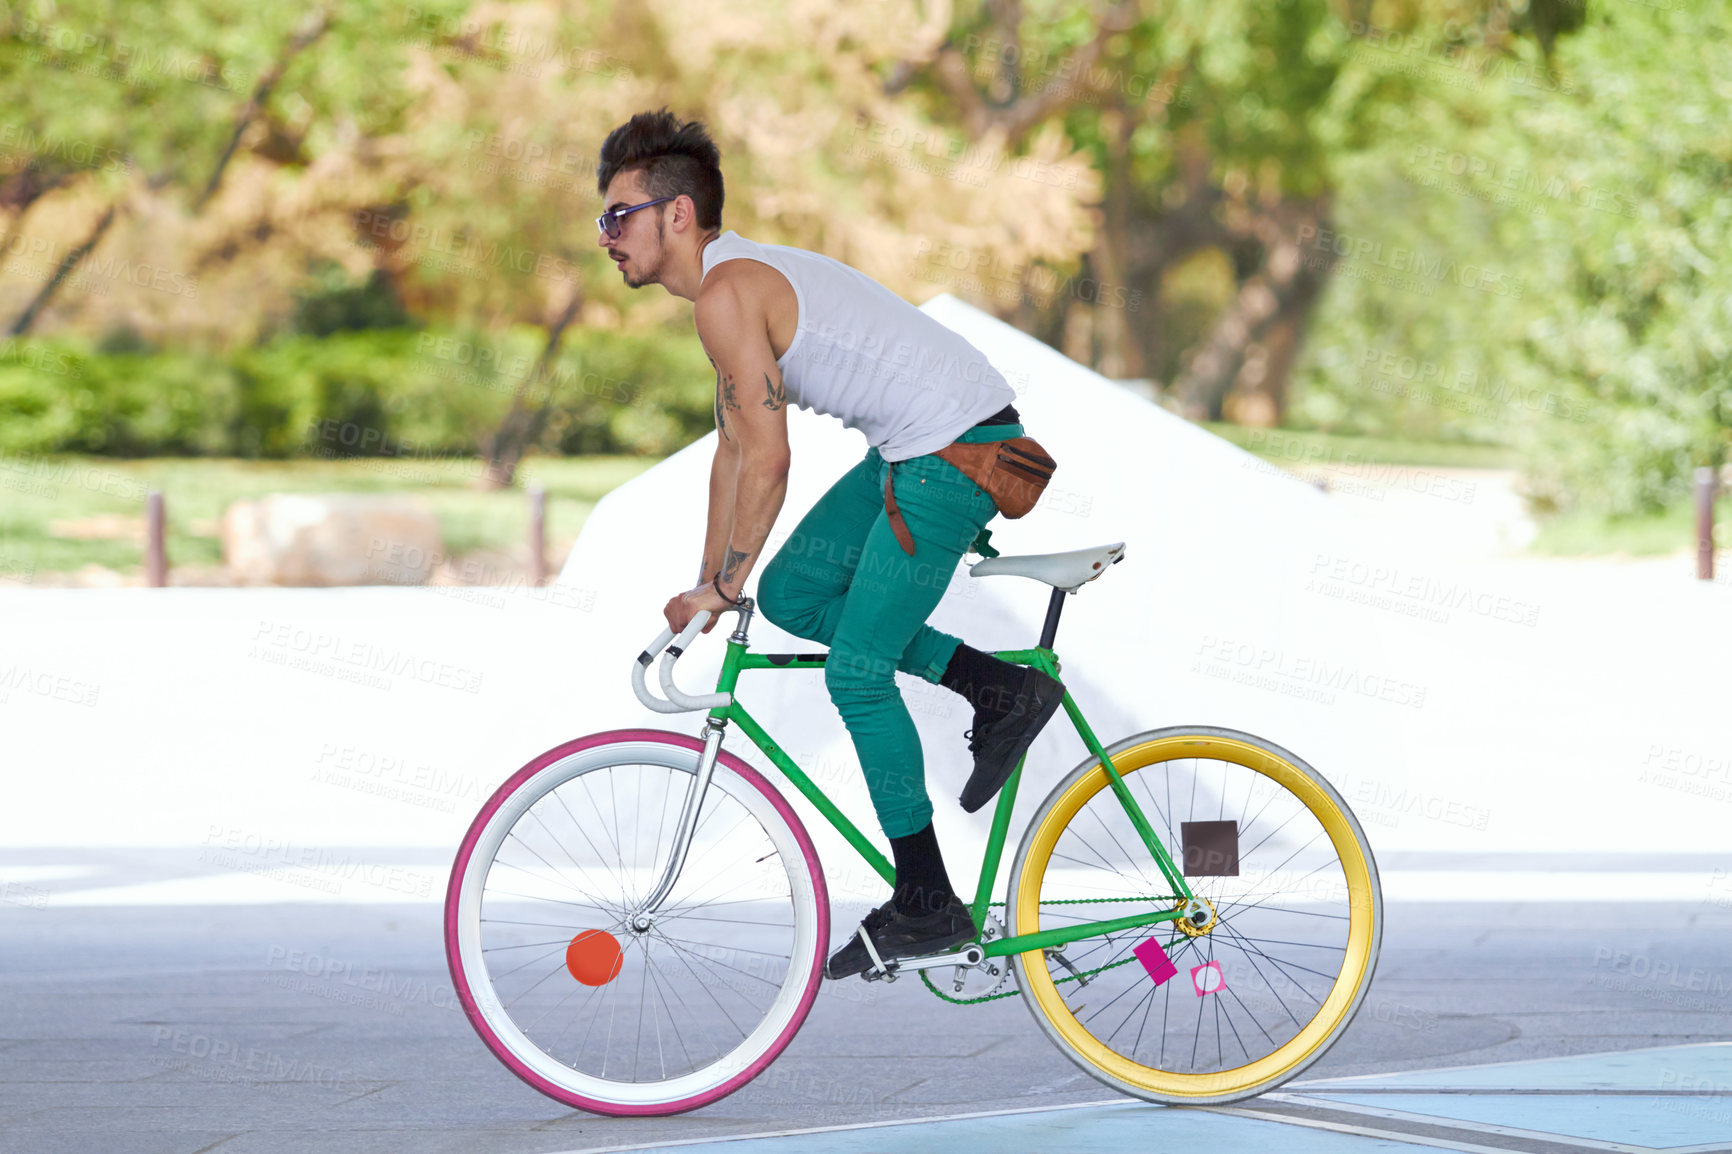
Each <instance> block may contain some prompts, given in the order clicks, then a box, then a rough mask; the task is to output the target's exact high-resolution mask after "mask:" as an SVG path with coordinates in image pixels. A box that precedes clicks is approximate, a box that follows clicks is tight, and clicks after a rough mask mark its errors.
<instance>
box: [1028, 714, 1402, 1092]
mask: <svg viewBox="0 0 1732 1154" xmlns="http://www.w3.org/2000/svg"><path fill="white" fill-rule="evenodd" d="M1106 752H1107V755H1108V757H1110V758H1111V760H1112V764H1113V766H1114V767H1115V768H1116V769H1117V770H1118V772H1119V774H1120V776H1122V777H1123V778H1124V781H1125V785H1126V787H1127V788H1128V790H1129V792H1130V794H1131V797H1132V798H1133V799H1134V800H1135V802H1136V804H1137V806H1138V807H1139V808H1140V809H1141V810H1142V812H1143V813H1144V815H1146V817H1147V819H1148V823H1149V825H1150V826H1152V827H1153V829H1154V833H1155V836H1156V838H1157V839H1159V841H1160V842H1161V843H1163V845H1164V846H1165V847H1166V849H1167V851H1168V853H1169V855H1170V856H1171V857H1172V859H1173V861H1174V862H1175V863H1176V864H1177V865H1178V866H1179V867H1180V868H1181V869H1182V870H1183V873H1184V875H1185V881H1186V883H1187V884H1188V885H1189V886H1190V888H1191V891H1192V893H1193V894H1194V895H1195V896H1196V897H1198V898H1200V899H1203V901H1204V902H1205V903H1206V906H1207V915H1208V917H1207V920H1206V924H1204V925H1202V926H1198V925H1194V924H1191V923H1188V922H1182V921H1162V922H1156V923H1153V924H1151V925H1144V926H1140V927H1137V928H1135V929H1130V930H1118V931H1113V932H1108V933H1104V934H1096V935H1094V936H1088V937H1083V938H1080V939H1078V940H1076V941H1073V942H1070V943H1069V944H1066V945H1061V946H1058V947H1054V948H1048V949H1044V950H1030V951H1027V952H1025V953H1022V954H1019V955H1017V961H1016V975H1017V981H1018V984H1019V985H1020V986H1021V988H1022V992H1023V993H1024V995H1025V996H1026V998H1027V1001H1028V1003H1029V1009H1030V1010H1031V1011H1032V1012H1033V1014H1034V1016H1035V1021H1036V1022H1038V1023H1039V1024H1040V1027H1041V1029H1042V1030H1043V1031H1045V1033H1046V1034H1047V1036H1048V1037H1050V1038H1051V1039H1052V1040H1053V1041H1054V1042H1055V1043H1057V1044H1058V1046H1059V1048H1060V1049H1061V1050H1063V1051H1064V1052H1065V1053H1066V1054H1067V1055H1068V1056H1069V1057H1070V1058H1071V1059H1072V1060H1073V1061H1075V1062H1076V1063H1077V1064H1078V1065H1080V1066H1081V1067H1082V1068H1083V1069H1084V1070H1087V1071H1088V1072H1089V1073H1090V1074H1092V1075H1094V1076H1095V1077H1096V1078H1098V1079H1100V1080H1101V1081H1103V1082H1105V1083H1107V1084H1108V1085H1111V1086H1114V1087H1116V1088H1118V1089H1119V1090H1122V1091H1123V1092H1125V1093H1127V1094H1132V1095H1135V1096H1137V1097H1139V1098H1147V1099H1149V1100H1151V1101H1155V1102H1164V1103H1168V1104H1171V1105H1194V1106H1195V1105H1210V1104H1217V1103H1222V1102H1231V1101H1236V1100H1238V1099H1241V1098H1248V1097H1250V1096H1252V1095H1254V1094H1258V1093H1261V1092H1263V1091H1265V1090H1269V1089H1272V1088H1273V1087H1275V1086H1278V1085H1280V1084H1281V1083H1282V1082H1285V1081H1286V1080H1288V1079H1289V1078H1292V1077H1293V1076H1294V1075H1296V1074H1298V1073H1299V1072H1300V1071H1301V1070H1303V1069H1305V1067H1307V1066H1308V1065H1310V1064H1311V1063H1312V1062H1314V1061H1316V1060H1317V1059H1318V1058H1319V1057H1321V1056H1322V1054H1323V1052H1324V1051H1325V1050H1327V1049H1328V1048H1329V1046H1330V1045H1331V1044H1332V1043H1333V1042H1334V1041H1335V1039H1336V1038H1338V1037H1339V1036H1340V1035H1341V1032H1342V1031H1343V1030H1345V1029H1346V1028H1347V1024H1348V1023H1349V1022H1350V1021H1352V1019H1353V1015H1354V1013H1355V1012H1356V1011H1357V1010H1358V1008H1359V1004H1360V1002H1361V1000H1363V998H1364V997H1365V992H1366V990H1367V988H1368V987H1369V986H1370V984H1371V974H1372V970H1373V968H1374V966H1375V965H1376V961H1377V950H1378V944H1379V941H1380V938H1381V935H1382V929H1383V897H1382V892H1381V890H1380V889H1379V888H1378V881H1377V866H1376V863H1375V862H1374V861H1373V859H1372V856H1371V847H1370V846H1369V844H1368V843H1367V842H1366V840H1365V834H1364V831H1362V830H1361V829H1360V827H1359V823H1358V821H1357V820H1356V819H1355V818H1354V816H1353V813H1352V811H1351V810H1349V809H1348V808H1347V804H1346V802H1344V801H1342V799H1341V796H1340V795H1339V794H1338V793H1336V791H1335V789H1334V788H1333V787H1332V786H1331V785H1330V784H1329V783H1328V782H1327V781H1325V780H1324V779H1323V777H1322V776H1321V775H1320V774H1318V773H1317V772H1316V771H1315V770H1313V769H1312V768H1311V767H1310V766H1308V765H1306V764H1305V763H1304V762H1303V761H1301V760H1299V759H1298V758H1297V757H1295V756H1293V755H1292V754H1291V753H1288V752H1287V751H1286V750H1284V749H1282V748H1281V747H1280V746H1277V745H1274V744H1272V743H1270V742H1267V741H1263V740H1261V739H1260V738H1256V737H1252V736H1251V735H1249V734H1245V733H1237V732H1235V731H1233V730H1228V729H1214V728H1207V727H1183V728H1178V727H1175V728H1171V729H1160V730H1154V731H1151V732H1148V733H1142V734H1138V735H1137V736H1135V737H1130V738H1126V739H1125V740H1123V741H1121V742H1119V743H1118V744H1116V745H1114V746H1112V747H1111V748H1109V749H1108V750H1107V751H1106ZM1180 904H1181V899H1180V895H1179V894H1178V893H1177V892H1176V890H1175V887H1174V886H1173V884H1172V883H1171V882H1170V881H1168V880H1167V878H1166V877H1165V876H1164V875H1163V874H1162V872H1161V870H1160V869H1159V868H1158V865H1157V863H1156V861H1155V859H1154V857H1153V855H1151V854H1150V853H1149V851H1148V850H1147V849H1146V848H1145V847H1144V844H1143V841H1142V839H1141V837H1140V836H1139V835H1138V833H1137V831H1136V829H1135V827H1134V826H1133V824H1132V822H1131V820H1130V818H1129V816H1128V814H1127V811H1126V809H1125V807H1124V805H1123V803H1122V802H1121V800H1120V798H1119V797H1118V795H1117V794H1116V792H1115V791H1114V790H1113V789H1112V788H1111V782H1110V779H1109V777H1108V774H1107V771H1106V769H1105V768H1104V767H1103V766H1102V765H1101V763H1100V762H1099V761H1098V760H1096V759H1093V758H1091V759H1089V760H1088V761H1086V762H1084V763H1083V764H1082V765H1081V766H1079V767H1078V768H1077V769H1076V770H1075V771H1074V772H1072V773H1071V774H1070V776H1069V777H1067V778H1066V779H1065V780H1064V781H1063V782H1062V783H1060V784H1059V786H1058V787H1057V788H1055V789H1054V790H1053V791H1052V793H1051V794H1050V795H1048V797H1047V798H1046V800H1045V801H1044V802H1043V803H1042V805H1041V808H1040V811H1039V812H1038V813H1037V814H1036V815H1035V817H1034V820H1033V821H1032V822H1031V823H1030V825H1029V827H1028V830H1027V832H1026V833H1025V834H1024V836H1023V840H1022V846H1021V848H1020V849H1019V851H1018V853H1017V857H1016V864H1015V867H1014V868H1013V870H1012V872H1011V878H1010V900H1009V903H1008V906H1009V932H1010V934H1011V935H1012V936H1015V935H1019V934H1032V933H1037V932H1040V931H1043V930H1053V929H1061V928H1064V927H1067V926H1075V925H1078V924H1079V923H1083V922H1104V921H1110V920H1111V919H1114V918H1124V917H1127V916H1130V915H1133V914H1139V913H1143V912H1148V911H1153V910H1157V909H1160V910H1172V909H1175V908H1176V907H1177V906H1179V905H1180Z"/></svg>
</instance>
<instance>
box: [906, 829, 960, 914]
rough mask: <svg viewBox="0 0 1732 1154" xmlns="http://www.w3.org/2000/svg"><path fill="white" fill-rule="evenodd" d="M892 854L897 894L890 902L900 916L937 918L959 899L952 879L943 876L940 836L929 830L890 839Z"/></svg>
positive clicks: (946, 875) (945, 875)
mask: <svg viewBox="0 0 1732 1154" xmlns="http://www.w3.org/2000/svg"><path fill="white" fill-rule="evenodd" d="M890 854H891V857H892V858H894V860H895V863H896V891H895V893H893V894H892V895H891V900H892V901H894V902H895V903H896V910H897V912H898V913H902V914H906V915H908V916H909V917H924V916H926V915H928V914H935V913H937V912H938V911H939V910H941V909H943V908H944V907H945V906H948V905H949V904H950V900H951V899H952V898H954V897H955V896H956V895H955V893H954V892H953V891H952V890H951V888H950V875H949V874H947V873H945V872H944V855H943V854H941V853H939V852H938V834H937V833H935V832H934V831H933V829H932V823H931V822H927V823H926V828H925V829H923V830H921V831H920V832H919V833H911V834H909V835H908V836H907V837H893V838H891V839H890Z"/></svg>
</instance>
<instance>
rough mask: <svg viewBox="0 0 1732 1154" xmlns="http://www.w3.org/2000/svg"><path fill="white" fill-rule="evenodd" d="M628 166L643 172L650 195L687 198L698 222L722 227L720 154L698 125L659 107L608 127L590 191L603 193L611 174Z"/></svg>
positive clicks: (703, 224)
mask: <svg viewBox="0 0 1732 1154" xmlns="http://www.w3.org/2000/svg"><path fill="white" fill-rule="evenodd" d="M633 169H636V170H639V171H641V172H642V173H643V185H644V191H645V192H647V193H649V195H650V196H651V197H652V198H654V197H661V196H679V195H681V194H682V193H683V194H684V195H686V196H689V197H691V198H692V204H693V205H694V206H695V207H696V208H697V214H698V227H699V228H704V229H711V228H721V227H722V154H721V152H720V150H718V149H717V148H716V144H715V141H713V140H711V139H710V134H709V132H707V131H706V130H705V129H704V126H703V125H702V124H700V123H699V122H698V121H696V120H688V121H686V122H685V123H684V124H682V123H680V121H679V118H678V117H676V116H675V115H674V114H673V113H671V112H669V111H668V110H667V109H666V108H663V109H662V110H661V111H660V112H640V113H638V114H637V115H636V116H634V117H632V118H631V119H630V120H628V121H626V122H625V123H624V124H622V125H620V126H619V127H618V128H616V129H614V130H613V131H612V132H610V133H608V134H607V140H606V142H605V143H603V144H602V146H601V156H600V159H599V163H597V164H596V166H595V190H596V191H597V192H599V193H602V194H603V195H606V193H607V186H608V185H609V184H611V183H612V182H613V178H614V177H616V176H618V175H619V174H620V173H622V172H629V171H631V170H633Z"/></svg>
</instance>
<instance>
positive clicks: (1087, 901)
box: [920, 898, 1171, 1006]
mask: <svg viewBox="0 0 1732 1154" xmlns="http://www.w3.org/2000/svg"><path fill="white" fill-rule="evenodd" d="M1148 900H1149V899H1148V898H1069V899H1066V900H1064V901H1056V902H1046V903H1044V904H1046V905H1050V906H1081V905H1098V904H1100V903H1102V902H1146V901H1148ZM1162 900H1164V899H1162ZM1004 905H1005V903H1003V902H988V903H987V908H988V909H1003V908H1004ZM1168 944H1169V945H1170V944H1171V943H1168ZM1007 956H1008V955H1007ZM1136 960H1137V958H1136V955H1135V954H1132V955H1131V956H1130V957H1128V958H1120V959H1119V960H1118V961H1116V962H1108V963H1107V964H1106V965H1104V966H1097V967H1096V968H1095V969H1092V970H1084V971H1083V972H1082V973H1080V974H1072V975H1070V976H1069V977H1064V978H1054V979H1053V985H1055V986H1062V985H1064V984H1065V983H1066V982H1080V981H1083V980H1085V979H1087V978H1092V977H1094V976H1095V975H1096V974H1104V973H1106V972H1107V971H1108V970H1116V969H1118V968H1119V967H1120V966H1123V965H1128V964H1130V963H1131V962H1134V961H1136ZM927 974H928V971H926V970H921V971H920V980H921V981H923V982H925V983H926V988H927V989H929V990H931V991H932V992H933V993H935V994H937V995H938V996H939V997H940V998H943V999H944V1000H945V1001H947V1002H949V1003H950V1004H951V1005H953V1006H976V1005H979V1004H980V1003H982V1002H996V1001H998V1000H999V999H1000V998H1020V997H1021V996H1022V991H1021V990H1020V989H1018V990H1009V991H1006V992H1005V993H1002V994H983V995H981V996H980V997H978V998H953V997H951V996H950V995H949V994H947V993H945V992H944V991H943V990H941V989H939V988H938V987H937V986H935V985H933V984H932V979H931V978H930V977H928V976H927Z"/></svg>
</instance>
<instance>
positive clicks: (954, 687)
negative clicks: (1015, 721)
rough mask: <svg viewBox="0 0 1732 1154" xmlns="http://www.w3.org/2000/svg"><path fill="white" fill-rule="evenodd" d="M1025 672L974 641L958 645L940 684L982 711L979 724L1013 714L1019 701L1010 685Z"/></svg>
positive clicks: (979, 711) (978, 710)
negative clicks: (971, 643) (993, 654)
mask: <svg viewBox="0 0 1732 1154" xmlns="http://www.w3.org/2000/svg"><path fill="white" fill-rule="evenodd" d="M1021 674H1022V667H1021V666H1019V665H1012V664H1011V663H1010V662H1008V661H1000V660H999V659H998V658H996V657H994V656H992V655H991V654H989V653H982V652H981V651H980V650H978V649H976V648H974V647H973V646H972V645H958V646H957V647H956V653H955V654H954V655H952V656H951V658H950V664H949V665H947V666H945V667H944V676H942V677H940V678H939V679H938V684H940V685H942V686H944V688H946V689H948V690H951V691H952V692H954V693H960V694H962V696H963V697H965V698H967V699H968V703H969V704H970V705H972V706H974V708H975V711H976V712H977V713H978V714H979V717H977V718H976V724H979V723H980V722H983V721H997V720H999V719H1000V718H1004V717H1008V716H1010V711H1011V706H1012V705H1013V704H1014V703H1015V697H1014V695H1013V694H1012V693H1011V692H1010V689H1011V687H1012V686H1013V685H1015V684H1016V683H1017V682H1018V680H1020V678H1021Z"/></svg>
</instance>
